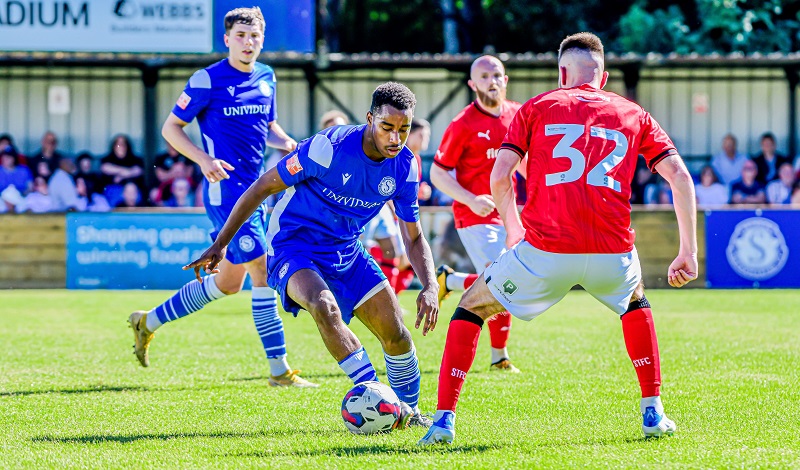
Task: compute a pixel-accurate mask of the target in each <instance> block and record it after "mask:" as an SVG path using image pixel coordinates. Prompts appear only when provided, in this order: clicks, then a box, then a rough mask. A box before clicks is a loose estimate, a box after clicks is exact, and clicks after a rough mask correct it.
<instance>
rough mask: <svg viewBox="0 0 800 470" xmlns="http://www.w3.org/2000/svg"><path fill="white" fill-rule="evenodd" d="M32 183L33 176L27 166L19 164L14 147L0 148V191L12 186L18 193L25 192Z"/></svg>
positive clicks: (29, 188)
mask: <svg viewBox="0 0 800 470" xmlns="http://www.w3.org/2000/svg"><path fill="white" fill-rule="evenodd" d="M32 185H33V177H32V175H31V172H30V170H28V167H25V166H22V165H20V164H19V160H18V157H17V152H16V151H14V147H12V146H11V145H6V146H5V147H3V148H0V191H3V190H4V189H6V188H7V187H9V186H14V187H15V188H17V191H18V192H19V193H20V194H27V193H28V192H29V191H30V190H31V186H32Z"/></svg>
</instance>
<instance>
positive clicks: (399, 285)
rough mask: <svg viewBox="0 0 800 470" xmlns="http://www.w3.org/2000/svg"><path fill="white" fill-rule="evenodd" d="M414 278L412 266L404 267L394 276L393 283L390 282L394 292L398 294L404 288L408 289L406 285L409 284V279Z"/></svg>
mask: <svg viewBox="0 0 800 470" xmlns="http://www.w3.org/2000/svg"><path fill="white" fill-rule="evenodd" d="M413 280H414V270H413V269H412V268H410V267H409V268H406V269H404V270H402V271H400V273H399V274H398V275H397V277H396V278H395V282H394V284H392V288H393V289H394V292H395V294H399V293H401V292H403V291H404V290H406V289H408V286H410V285H411V281H413Z"/></svg>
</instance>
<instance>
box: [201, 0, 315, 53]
mask: <svg viewBox="0 0 800 470" xmlns="http://www.w3.org/2000/svg"><path fill="white" fill-rule="evenodd" d="M315 3H316V2H314V1H313V0H291V1H287V0H247V1H243V0H215V1H214V52H226V51H227V50H228V48H227V47H225V41H224V39H223V38H222V36H223V35H224V34H225V26H224V24H223V19H224V18H225V13H227V12H229V11H231V10H233V9H234V8H240V7H251V6H257V7H259V8H261V12H262V13H263V14H264V21H265V22H266V23H267V25H266V31H265V34H264V51H271V52H286V51H294V52H314V51H315V47H314V44H315V40H316V38H315V35H316V30H315V29H314V24H315V18H316V10H315V7H314V5H315Z"/></svg>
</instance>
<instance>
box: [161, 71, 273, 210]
mask: <svg viewBox="0 0 800 470" xmlns="http://www.w3.org/2000/svg"><path fill="white" fill-rule="evenodd" d="M276 85H277V84H276V79H275V73H274V72H273V71H272V68H271V67H269V66H267V65H264V64H262V63H258V62H257V63H256V64H255V68H254V69H253V71H252V72H249V73H247V72H241V71H239V70H236V69H235V68H233V67H232V66H231V65H230V64H229V63H228V59H223V60H221V61H219V62H217V63H215V64H213V65H210V66H208V67H206V68H204V69H202V70H198V71H197V72H195V73H194V75H192V77H191V78H190V79H189V83H187V84H186V88H184V90H183V93H182V94H181V96H180V98H178V102H177V103H176V104H175V107H174V108H173V109H172V112H173V113H174V114H175V115H176V116H178V117H179V118H180V119H181V120H183V121H186V122H191V121H192V119H194V118H197V123H198V124H199V126H200V132H201V133H202V136H203V148H204V149H205V151H206V153H207V154H209V155H210V156H212V157H214V158H218V159H220V160H224V161H226V162H228V163H230V164H231V165H232V166H233V167H234V168H235V170H233V171H229V172H228V174H229V175H230V178H229V179H227V180H222V181H220V182H217V183H210V184H209V183H208V182H207V181H206V184H207V188H206V195H205V198H206V200H205V201H204V202H205V203H206V207H207V208H208V206H209V205H210V206H223V207H227V208H228V209H230V208H232V207H233V205H234V204H236V201H237V200H238V199H239V196H241V195H242V193H244V192H245V191H246V190H247V188H249V187H250V185H251V184H253V182H254V181H255V180H256V179H258V177H259V176H260V175H261V174H262V173H263V166H264V164H263V162H264V154H265V151H266V149H267V136H268V135H269V123H270V122H272V121H275V120H276V119H277V118H278V117H277V113H276V109H275V88H276Z"/></svg>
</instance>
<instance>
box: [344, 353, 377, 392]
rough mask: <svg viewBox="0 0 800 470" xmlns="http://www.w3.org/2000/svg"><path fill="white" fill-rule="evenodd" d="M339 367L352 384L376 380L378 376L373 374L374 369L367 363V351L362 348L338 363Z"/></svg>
mask: <svg viewBox="0 0 800 470" xmlns="http://www.w3.org/2000/svg"><path fill="white" fill-rule="evenodd" d="M339 367H341V368H342V370H343V371H344V373H345V374H347V376H348V377H350V380H352V381H353V383H354V384H357V383H361V382H368V381H377V380H378V374H376V373H375V368H374V367H372V363H371V362H369V357H368V356H367V351H365V350H364V347H363V346H362V347H360V348H358V349H356V350H355V351H353V352H352V353H350V355H349V356H347V357H346V358H344V359H342V360H341V361H340V362H339Z"/></svg>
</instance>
